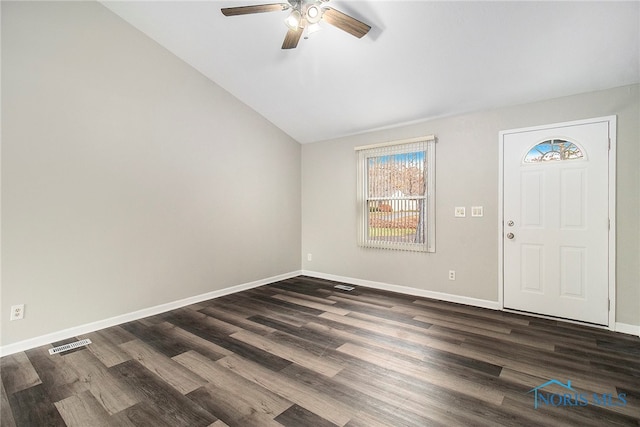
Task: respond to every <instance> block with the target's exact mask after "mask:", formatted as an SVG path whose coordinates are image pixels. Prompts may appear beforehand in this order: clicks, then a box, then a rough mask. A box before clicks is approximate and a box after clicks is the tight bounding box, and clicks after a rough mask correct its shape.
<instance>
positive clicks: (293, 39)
mask: <svg viewBox="0 0 640 427" xmlns="http://www.w3.org/2000/svg"><path fill="white" fill-rule="evenodd" d="M303 31H304V28H303V27H297V28H296V29H295V30H293V29H289V31H287V35H286V36H284V41H283V42H282V48H283V49H294V48H295V47H296V46H298V42H299V41H300V37H301V36H302V33H303Z"/></svg>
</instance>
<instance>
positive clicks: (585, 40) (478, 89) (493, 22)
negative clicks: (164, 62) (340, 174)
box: [102, 0, 640, 143]
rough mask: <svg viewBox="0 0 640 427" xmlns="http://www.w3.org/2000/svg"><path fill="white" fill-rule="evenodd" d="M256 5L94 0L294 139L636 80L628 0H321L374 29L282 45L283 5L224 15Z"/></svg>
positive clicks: (327, 33)
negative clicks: (276, 8)
mask: <svg viewBox="0 0 640 427" xmlns="http://www.w3.org/2000/svg"><path fill="white" fill-rule="evenodd" d="M276 2H277V1H276ZM261 3H269V0H257V1H252V0H246V1H243V0H229V1H193V2H191V1H158V2H156V1H115V2H110V1H103V2H102V4H104V5H105V6H106V7H108V8H109V9H111V10H112V11H113V12H115V13H116V14H118V15H119V16H121V17H122V18H123V19H125V20H126V21H128V22H129V23H130V24H131V25H133V26H135V27H136V28H138V29H139V30H140V31H142V32H143V33H145V34H147V35H148V36H149V37H151V38H152V39H154V40H155V41H157V42H158V43H159V44H161V45H163V46H164V47H166V48H167V49H168V50H169V51H171V52H172V53H174V54H175V55H176V56H178V57H179V58H181V59H182V60H184V61H185V62H187V63H188V64H190V65H191V66H193V67H194V68H196V69H197V70H199V71H200V72H201V73H202V74H204V75H205V76H207V77H208V78H210V79H211V80H212V81H214V82H215V83H217V84H219V85H220V86H222V87H223V88H225V89H226V90H227V91H229V92H230V93H232V94H233V95H235V96H236V97H237V98H239V99H240V100H241V101H243V102H244V103H246V104H247V105H249V106H250V107H252V108H253V109H254V110H255V111H257V112H258V113H260V114H261V115H263V116H264V117H266V118H267V119H268V120H269V121H271V122H272V123H274V124H275V125H276V126H278V127H279V128H280V129H282V130H283V131H284V132H286V133H287V134H289V135H290V136H291V137H293V138H294V139H296V140H297V141H299V142H301V143H310V142H317V141H322V140H327V139H332V138H337V137H341V136H345V135H351V134H356V133H360V132H365V131H369V130H373V129H380V128H385V127H392V126H397V125H400V124H404V123H409V122H415V121H420V120H427V119H431V118H435V117H442V116H450V115H455V114H461V113H466V112H472V111H478V110H484V109H490V108H496V107H503V106H509V105H515V104H521V103H527V102H533V101H536V100H542V99H549V98H555V97H561V96H566V95H572V94H576V93H582V92H589V91H593V90H599V89H606V88H611V87H616V86H622V85H626V84H632V83H638V82H639V81H640V42H639V40H640V2H636V1H630V2H609V1H606V2H580V1H577V2H523V1H510V2H485V1H474V2H458V1H450V2H426V1H402V0H395V1H341V0H331V2H330V3H329V5H330V6H331V7H333V8H335V9H338V10H340V11H342V12H345V13H347V14H349V15H351V16H353V17H355V18H357V19H359V20H361V21H364V22H366V23H367V24H369V25H371V27H372V29H371V31H370V32H369V33H368V34H367V35H366V36H364V37H363V38H362V39H357V38H355V37H353V36H351V35H349V34H347V33H345V32H343V31H341V30H340V29H338V28H336V27H333V26H330V25H328V24H327V23H325V22H321V26H322V27H323V29H322V31H319V32H317V33H314V34H312V35H310V37H309V38H308V39H306V40H305V39H302V40H300V43H299V44H298V47H297V48H296V49H291V50H282V49H281V48H280V47H281V45H282V41H283V39H284V35H285V33H286V31H287V28H286V27H285V25H284V23H283V21H284V19H285V18H286V17H287V15H288V13H287V12H269V13H259V14H253V15H244V16H232V17H225V16H224V15H222V13H221V12H220V9H221V8H222V7H233V6H241V5H251V4H261Z"/></svg>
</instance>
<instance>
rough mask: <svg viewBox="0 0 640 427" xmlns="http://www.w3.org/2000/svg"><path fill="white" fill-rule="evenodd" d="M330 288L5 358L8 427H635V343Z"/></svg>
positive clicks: (218, 306)
mask: <svg viewBox="0 0 640 427" xmlns="http://www.w3.org/2000/svg"><path fill="white" fill-rule="evenodd" d="M334 284H335V283H332V282H328V281H324V280H319V279H312V278H308V277H298V278H294V279H289V280H285V281H282V282H278V283H274V284H271V285H268V286H263V287H260V288H256V289H253V290H249V291H245V292H241V293H237V294H234V295H229V296H226V297H222V298H218V299H214V300H210V301H206V302H203V303H200V304H196V305H193V306H189V307H186V308H183V309H179V310H175V311H171V312H168V313H164V314H162V315H158V316H154V317H150V318H146V319H144V320H140V321H136V322H131V323H127V324H123V325H120V326H116V327H113V328H109V329H105V330H102V331H99V332H94V333H91V334H88V335H86V336H82V337H78V338H80V339H81V338H90V339H91V340H92V341H93V343H92V344H90V345H89V346H88V347H84V348H80V349H76V350H72V351H69V352H67V353H63V354H58V355H54V356H50V355H49V353H48V351H47V350H48V348H50V346H45V347H41V348H36V349H33V350H29V351H26V352H23V353H17V354H14V355H10V356H7V357H4V358H2V360H1V362H2V363H1V376H2V396H1V397H2V401H1V416H2V418H1V425H2V427H10V426H14V425H15V426H64V425H68V426H82V427H87V426H153V427H161V426H171V427H176V426H189V427H195V426H225V425H228V426H242V427H247V426H271V425H274V426H275V425H278V426H279V425H284V426H333V425H338V426H345V425H346V426H353V427H355V426H367V427H375V426H432V425H433V426H454V425H459V426H482V425H487V426H496V425H506V426H533V425H553V426H559V425H576V426H604V425H616V426H617V425H620V426H626V425H634V426H638V425H640V339H639V338H638V337H633V336H629V335H623V334H616V333H612V332H609V331H603V330H598V329H593V328H587V327H582V326H576V325H571V324H566V323H559V322H555V321H549V320H542V319H537V318H531V317H525V316H520V315H515V314H509V313H503V312H497V311H491V310H485V309H479V308H473V307H468V306H463V305H457V304H450V303H443V302H438V301H433V300H429V299H423V298H416V297H411V296H406V295H399V294H394V293H390V292H382V291H377V290H372V289H366V288H357V289H356V290H354V291H352V292H344V291H338V290H335V289H333V285H334ZM69 341H73V340H69ZM69 341H65V342H64V343H67V342H69ZM60 344H62V343H54V345H60ZM550 380H556V381H557V382H560V383H562V384H565V385H567V386H569V387H571V389H572V390H569V389H567V388H566V387H562V386H561V385H559V384H558V383H555V384H551V385H549V386H547V387H544V388H542V389H539V390H538V392H539V396H538V401H537V402H538V408H537V409H536V408H535V407H534V404H535V402H536V401H535V399H536V397H535V392H531V390H532V389H534V388H536V387H538V386H541V385H543V384H545V383H547V382H548V381H550ZM568 381H570V382H571V383H570V384H568ZM594 393H595V396H594ZM564 394H567V395H568V397H564V396H563V395H564ZM542 398H544V399H546V401H545V400H544V399H542Z"/></svg>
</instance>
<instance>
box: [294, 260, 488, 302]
mask: <svg viewBox="0 0 640 427" xmlns="http://www.w3.org/2000/svg"><path fill="white" fill-rule="evenodd" d="M302 274H303V275H305V276H310V277H316V278H318V279H326V280H333V281H336V282H344V283H349V284H351V285H358V286H365V287H367V288H374V289H381V290H384V291H391V292H398V293H400V294H405V295H414V296H418V297H425V298H431V299H435V300H440V301H447V302H455V303H458V304H465V305H472V306H475V307H482V308H489V309H491V310H500V304H499V303H498V301H490V300H484V299H479V298H471V297H465V296H461V295H454V294H447V293H444V292H434V291H427V290H424V289H417V288H412V287H409V286H400V285H392V284H389V283H384V282H374V281H371V280H363V279H354V278H353V277H344V276H336V275H334V274H326V273H319V272H317V271H308V270H302Z"/></svg>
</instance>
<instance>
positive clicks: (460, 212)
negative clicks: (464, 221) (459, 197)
mask: <svg viewBox="0 0 640 427" xmlns="http://www.w3.org/2000/svg"><path fill="white" fill-rule="evenodd" d="M454 215H455V216H456V218H464V217H465V216H467V213H466V209H465V208H464V206H456V208H455V210H454Z"/></svg>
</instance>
